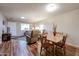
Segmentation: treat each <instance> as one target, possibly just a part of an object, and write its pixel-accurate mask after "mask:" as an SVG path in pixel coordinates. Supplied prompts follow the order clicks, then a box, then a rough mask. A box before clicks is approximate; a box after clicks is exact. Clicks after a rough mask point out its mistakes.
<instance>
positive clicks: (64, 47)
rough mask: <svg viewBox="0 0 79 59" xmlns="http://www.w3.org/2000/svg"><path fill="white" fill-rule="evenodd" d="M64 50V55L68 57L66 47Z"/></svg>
mask: <svg viewBox="0 0 79 59" xmlns="http://www.w3.org/2000/svg"><path fill="white" fill-rule="evenodd" d="M63 49H64V55H66V47H64V48H63Z"/></svg>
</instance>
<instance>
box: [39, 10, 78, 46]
mask: <svg viewBox="0 0 79 59" xmlns="http://www.w3.org/2000/svg"><path fill="white" fill-rule="evenodd" d="M53 23H55V24H57V31H59V32H64V33H68V38H67V44H70V45H73V46H77V47H79V9H77V10H73V11H70V12H67V13H64V14H61V15H58V16H55V17H52V18H48V19H46V20H44V21H41V22H39V23H38V24H45V25H46V27H47V28H48V29H47V30H48V31H50V29H52V27H51V26H52V24H53ZM48 24H51V25H48Z"/></svg>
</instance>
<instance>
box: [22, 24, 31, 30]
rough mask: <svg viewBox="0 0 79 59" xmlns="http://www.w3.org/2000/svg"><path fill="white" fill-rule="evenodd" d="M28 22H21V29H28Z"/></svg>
mask: <svg viewBox="0 0 79 59" xmlns="http://www.w3.org/2000/svg"><path fill="white" fill-rule="evenodd" d="M29 27H30V25H29V24H21V30H29Z"/></svg>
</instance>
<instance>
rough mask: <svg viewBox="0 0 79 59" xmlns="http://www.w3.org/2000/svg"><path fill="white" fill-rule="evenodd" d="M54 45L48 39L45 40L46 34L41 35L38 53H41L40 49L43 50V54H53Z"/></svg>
mask: <svg viewBox="0 0 79 59" xmlns="http://www.w3.org/2000/svg"><path fill="white" fill-rule="evenodd" d="M53 49H54V45H53V43H52V42H51V41H50V40H47V37H46V36H43V37H41V49H40V55H42V54H41V53H42V51H45V55H48V54H51V55H54V50H53Z"/></svg>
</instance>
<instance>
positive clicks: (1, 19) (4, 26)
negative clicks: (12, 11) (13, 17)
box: [0, 13, 7, 44]
mask: <svg viewBox="0 0 79 59" xmlns="http://www.w3.org/2000/svg"><path fill="white" fill-rule="evenodd" d="M3 20H5V21H6V19H5V17H4V16H3V15H2V14H1V13H0V44H1V42H2V30H4V33H6V31H7V29H6V23H5V25H3Z"/></svg>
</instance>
